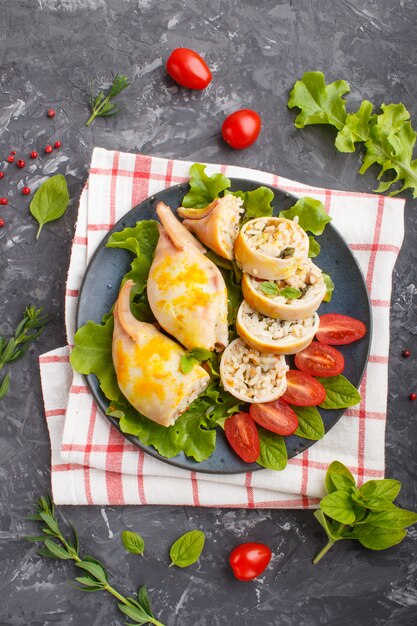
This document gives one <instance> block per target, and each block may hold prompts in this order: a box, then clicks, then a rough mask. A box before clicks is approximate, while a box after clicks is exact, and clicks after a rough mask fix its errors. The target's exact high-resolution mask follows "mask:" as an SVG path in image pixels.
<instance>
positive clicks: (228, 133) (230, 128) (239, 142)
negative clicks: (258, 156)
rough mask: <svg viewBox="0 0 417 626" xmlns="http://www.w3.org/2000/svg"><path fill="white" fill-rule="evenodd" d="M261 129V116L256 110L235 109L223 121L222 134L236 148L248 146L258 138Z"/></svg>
mask: <svg viewBox="0 0 417 626" xmlns="http://www.w3.org/2000/svg"><path fill="white" fill-rule="evenodd" d="M260 131H261V118H260V117H259V115H258V114H257V112H256V111H252V110H251V109H241V110H240V111H235V112H234V113H232V114H231V115H229V116H228V117H226V119H225V120H224V122H223V125H222V136H223V139H224V140H225V141H226V143H228V144H229V146H231V147H232V148H234V149H235V150H242V149H243V148H248V147H249V146H251V145H252V144H253V143H255V141H256V140H257V138H258V135H259V133H260Z"/></svg>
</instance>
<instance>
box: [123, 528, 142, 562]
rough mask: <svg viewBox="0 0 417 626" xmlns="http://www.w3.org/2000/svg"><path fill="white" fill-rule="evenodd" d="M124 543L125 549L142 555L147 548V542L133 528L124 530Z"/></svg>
mask: <svg viewBox="0 0 417 626" xmlns="http://www.w3.org/2000/svg"><path fill="white" fill-rule="evenodd" d="M122 544H123V547H124V549H125V550H126V551H127V552H130V553H131V554H140V555H141V556H142V554H143V552H144V550H145V542H144V541H143V539H142V537H141V536H140V535H138V534H137V533H134V532H132V531H131V530H124V531H123V532H122Z"/></svg>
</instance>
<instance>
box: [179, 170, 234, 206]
mask: <svg viewBox="0 0 417 626" xmlns="http://www.w3.org/2000/svg"><path fill="white" fill-rule="evenodd" d="M230 184H231V183H230V180H229V178H227V176H225V175H224V174H213V175H212V176H208V175H207V174H206V166H205V165H202V164H201V163H194V164H193V165H192V166H191V167H190V191H189V192H188V193H187V194H186V195H185V196H184V198H183V200H182V206H183V207H185V208H187V209H204V207H206V206H207V205H208V204H210V202H212V201H213V200H215V199H216V198H217V197H218V196H219V194H220V193H221V192H222V191H224V190H225V189H228V188H229V187H230Z"/></svg>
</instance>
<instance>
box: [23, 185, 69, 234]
mask: <svg viewBox="0 0 417 626" xmlns="http://www.w3.org/2000/svg"><path fill="white" fill-rule="evenodd" d="M68 202H69V196H68V187H67V181H66V180H65V177H64V176H62V175H61V174H57V175H56V176H51V177H50V178H48V180H46V181H45V182H44V183H42V185H41V186H40V187H39V189H37V190H36V192H35V194H34V196H33V198H32V202H31V203H30V212H31V214H32V215H33V217H34V218H35V219H36V221H37V222H38V223H39V228H38V232H37V234H36V239H38V237H39V235H40V233H41V230H42V227H43V226H44V225H45V224H47V223H48V222H53V221H54V220H57V219H58V218H60V217H62V216H63V215H64V213H65V211H66V210H67V207H68Z"/></svg>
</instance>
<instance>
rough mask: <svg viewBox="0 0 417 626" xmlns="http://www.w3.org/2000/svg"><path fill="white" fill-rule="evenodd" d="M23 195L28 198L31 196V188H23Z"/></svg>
mask: <svg viewBox="0 0 417 626" xmlns="http://www.w3.org/2000/svg"><path fill="white" fill-rule="evenodd" d="M22 193H23V195H24V196H28V195H29V194H30V187H23V189H22Z"/></svg>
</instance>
